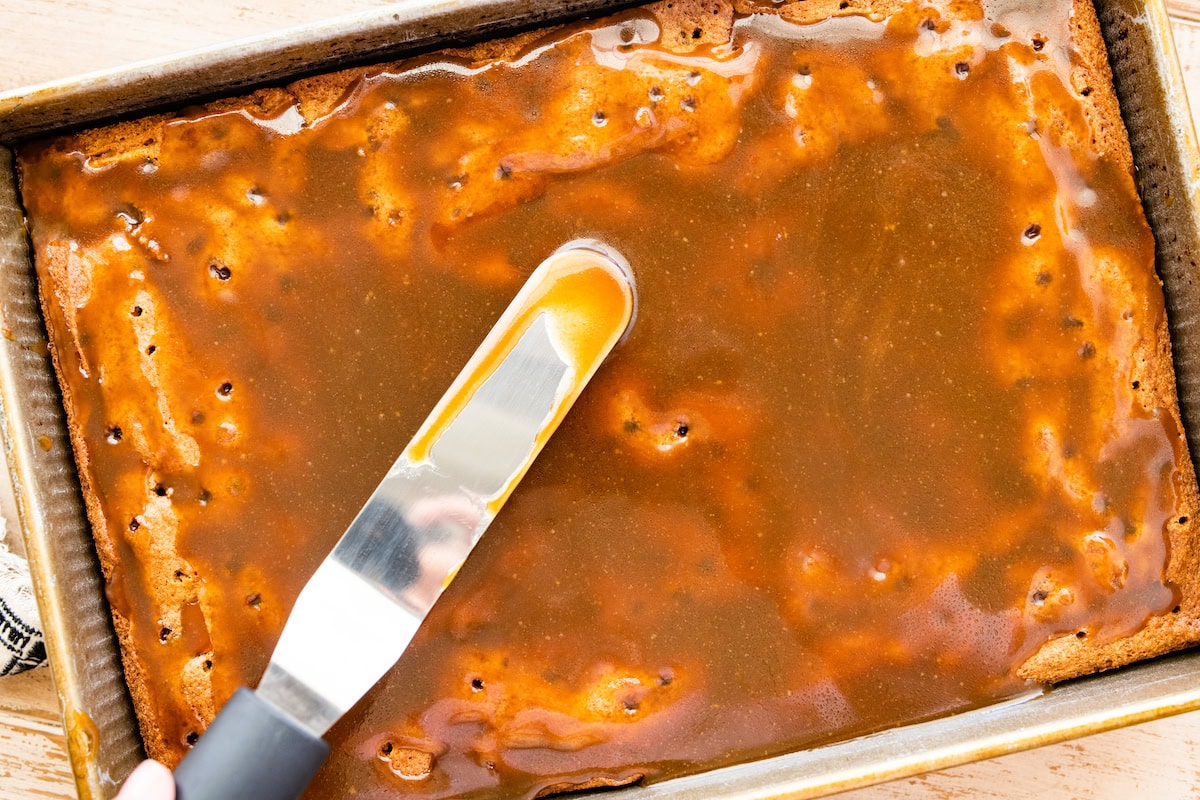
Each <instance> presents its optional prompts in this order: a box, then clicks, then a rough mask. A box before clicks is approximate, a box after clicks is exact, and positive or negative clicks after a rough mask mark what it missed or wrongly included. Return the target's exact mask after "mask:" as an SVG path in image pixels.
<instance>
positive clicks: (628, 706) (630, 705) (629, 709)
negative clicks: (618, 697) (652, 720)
mask: <svg viewBox="0 0 1200 800" xmlns="http://www.w3.org/2000/svg"><path fill="white" fill-rule="evenodd" d="M622 704H623V705H624V706H625V713H626V714H628V715H630V716H633V715H634V714H636V713H637V712H638V703H637V701H636V700H624V701H622Z"/></svg>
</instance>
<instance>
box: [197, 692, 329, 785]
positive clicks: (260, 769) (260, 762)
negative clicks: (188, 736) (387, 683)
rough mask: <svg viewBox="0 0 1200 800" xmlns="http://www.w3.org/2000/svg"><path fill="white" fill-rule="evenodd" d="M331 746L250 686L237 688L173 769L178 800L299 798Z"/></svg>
mask: <svg viewBox="0 0 1200 800" xmlns="http://www.w3.org/2000/svg"><path fill="white" fill-rule="evenodd" d="M327 755H329V745H328V744H326V743H325V740H324V739H322V738H320V737H319V736H314V735H313V734H312V733H311V732H310V731H309V730H307V729H306V728H304V727H303V726H302V725H300V724H299V723H297V722H296V721H295V720H293V719H292V718H290V717H289V716H287V715H286V714H284V713H283V712H281V711H279V710H277V709H276V708H275V707H274V706H272V705H271V704H270V703H267V702H266V701H265V700H263V699H261V698H260V697H259V696H258V695H257V694H255V693H254V692H252V691H250V690H249V689H245V688H242V689H238V690H237V692H236V693H235V694H234V695H233V698H232V699H230V701H229V702H228V703H227V704H226V705H225V707H224V708H223V709H221V713H220V714H218V715H217V718H216V719H214V720H213V722H212V725H209V726H208V730H207V731H205V733H204V735H203V736H201V737H200V739H199V741H197V742H196V746H195V747H193V748H192V750H191V752H189V753H188V754H187V756H186V757H185V758H184V759H183V761H182V762H180V764H179V766H178V767H176V768H175V796H176V800H296V798H298V797H299V796H300V795H301V794H302V793H303V792H304V789H305V787H307V786H308V783H309V781H311V780H312V777H313V775H315V774H316V772H317V770H318V769H319V768H320V766H321V764H322V763H323V762H324V761H325V757H326V756H327Z"/></svg>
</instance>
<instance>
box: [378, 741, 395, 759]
mask: <svg viewBox="0 0 1200 800" xmlns="http://www.w3.org/2000/svg"><path fill="white" fill-rule="evenodd" d="M393 749H394V747H393V745H392V743H391V742H384V743H383V744H381V745H380V746H379V754H380V755H382V756H390V755H391V754H392V750H393Z"/></svg>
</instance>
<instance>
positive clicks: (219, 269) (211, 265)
mask: <svg viewBox="0 0 1200 800" xmlns="http://www.w3.org/2000/svg"><path fill="white" fill-rule="evenodd" d="M372 213H373V212H372ZM208 274H209V275H212V276H213V277H214V278H216V279H217V280H219V281H227V280H229V279H230V278H232V277H233V270H231V269H230V268H229V267H228V266H226V265H225V264H222V263H221V262H220V261H217V260H216V259H213V260H212V261H210V262H208Z"/></svg>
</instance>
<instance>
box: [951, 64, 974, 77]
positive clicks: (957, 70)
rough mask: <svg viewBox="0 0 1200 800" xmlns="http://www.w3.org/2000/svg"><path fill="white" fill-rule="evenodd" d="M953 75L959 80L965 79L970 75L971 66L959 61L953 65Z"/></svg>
mask: <svg viewBox="0 0 1200 800" xmlns="http://www.w3.org/2000/svg"><path fill="white" fill-rule="evenodd" d="M954 74H955V75H957V76H958V77H959V78H965V77H967V75H969V74H971V65H970V64H968V63H967V62H965V61H959V62H958V63H957V64H955V65H954Z"/></svg>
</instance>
